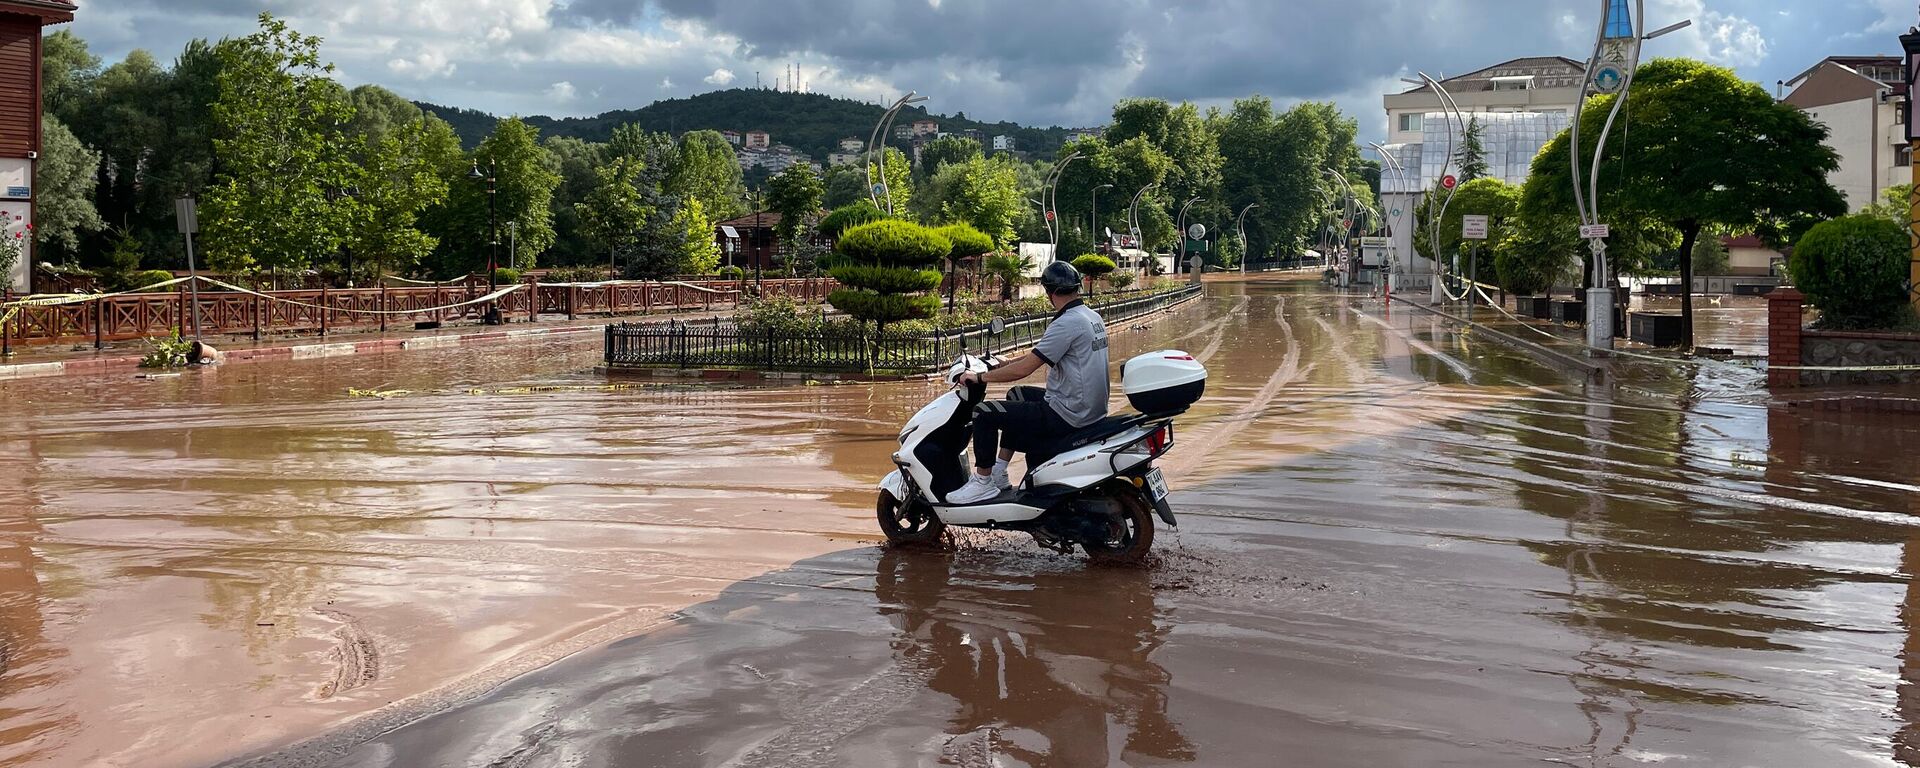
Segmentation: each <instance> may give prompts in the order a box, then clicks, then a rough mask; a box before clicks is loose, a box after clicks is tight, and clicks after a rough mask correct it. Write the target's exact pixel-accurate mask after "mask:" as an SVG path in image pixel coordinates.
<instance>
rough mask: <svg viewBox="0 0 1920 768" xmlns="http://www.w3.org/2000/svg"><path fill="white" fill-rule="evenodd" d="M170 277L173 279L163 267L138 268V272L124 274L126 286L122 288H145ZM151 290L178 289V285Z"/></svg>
mask: <svg viewBox="0 0 1920 768" xmlns="http://www.w3.org/2000/svg"><path fill="white" fill-rule="evenodd" d="M172 279H173V273H172V272H168V271H166V270H164V269H143V270H140V271H139V272H134V273H132V274H129V275H127V276H126V283H127V285H126V288H125V289H123V290H134V289H138V288H146V287H147V286H149V285H154V284H157V283H164V282H166V281H168V280H172ZM152 290H154V291H161V292H165V291H173V290H178V286H172V285H169V286H167V287H165V288H154V289H152ZM201 290H206V288H204V287H202V288H201Z"/></svg>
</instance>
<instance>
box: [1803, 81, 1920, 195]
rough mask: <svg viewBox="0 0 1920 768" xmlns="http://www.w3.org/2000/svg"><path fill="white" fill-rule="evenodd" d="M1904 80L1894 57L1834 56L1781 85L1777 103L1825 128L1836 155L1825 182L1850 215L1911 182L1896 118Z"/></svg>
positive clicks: (1903, 131) (1903, 136)
mask: <svg viewBox="0 0 1920 768" xmlns="http://www.w3.org/2000/svg"><path fill="white" fill-rule="evenodd" d="M1905 80H1906V78H1905V77H1903V76H1902V74H1901V71H1900V58H1899V57H1897V56H1835V57H1832V58H1828V59H1826V60H1824V61H1821V62H1820V63H1818V64H1815V65H1813V67H1812V68H1811V69H1808V70H1807V71H1805V72H1802V73H1800V74H1799V75H1797V76H1795V77H1794V78H1793V79H1792V80H1788V81H1786V82H1785V83H1784V86H1785V87H1786V88H1787V89H1789V90H1788V93H1787V97H1786V98H1785V99H1783V100H1782V101H1784V102H1785V103H1787V104H1791V105H1793V106H1795V107H1799V108H1800V109H1801V110H1803V111H1805V112H1806V113H1807V115H1808V116H1809V117H1812V118H1813V119H1814V121H1815V122H1818V123H1820V124H1821V125H1824V126H1826V127H1827V132H1828V135H1827V146H1830V147H1832V148H1833V150H1834V151H1835V152H1837V153H1839V155H1840V169H1839V170H1837V171H1834V172H1833V174H1832V175H1831V176H1829V177H1828V180H1829V181H1831V182H1832V183H1833V186H1834V188H1836V189H1838V190H1840V193H1841V194H1844V195H1846V196H1847V206H1848V207H1849V208H1851V209H1853V210H1855V211H1858V210H1860V209H1862V208H1865V207H1867V206H1869V205H1872V204H1873V203H1874V202H1876V201H1877V200H1878V199H1879V198H1880V192H1881V191H1882V190H1884V189H1886V188H1888V187H1891V186H1894V185H1896V184H1903V183H1906V182H1909V181H1912V180H1913V173H1912V170H1911V169H1910V168H1909V167H1908V166H1909V165H1911V160H1912V157H1911V152H1909V150H1908V147H1907V142H1906V126H1905V125H1904V124H1903V123H1902V117H1901V102H1902V101H1903V100H1904V97H1903V94H1904V93H1905V88H1906V86H1905V84H1904V81H1905Z"/></svg>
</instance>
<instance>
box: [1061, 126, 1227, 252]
mask: <svg viewBox="0 0 1920 768" xmlns="http://www.w3.org/2000/svg"><path fill="white" fill-rule="evenodd" d="M1135 137H1139V138H1141V139H1143V140H1144V141H1145V142H1146V143H1147V144H1148V145H1151V146H1152V147H1154V148H1155V149H1158V150H1159V151H1160V152H1161V153H1162V154H1164V155H1166V157H1167V159H1168V160H1169V161H1170V163H1169V165H1168V168H1167V173H1166V177H1165V179H1164V180H1163V181H1162V182H1161V186H1160V188H1159V189H1158V190H1157V191H1156V195H1157V196H1164V198H1163V200H1164V207H1166V208H1178V207H1179V206H1180V205H1181V204H1183V203H1185V202H1186V201H1187V200H1190V199H1193V198H1195V197H1199V198H1202V200H1201V202H1200V203H1197V204H1195V206H1194V207H1193V208H1192V209H1191V210H1189V211H1188V215H1189V217H1191V218H1193V219H1195V220H1200V221H1207V220H1211V221H1219V220H1221V219H1223V218H1225V217H1226V215H1227V214H1226V211H1227V207H1226V204H1225V203H1223V202H1222V201H1221V194H1220V191H1221V179H1222V177H1221V173H1222V169H1223V167H1224V165H1225V161H1224V160H1223V159H1222V158H1221V155H1220V145H1219V138H1218V137H1217V136H1215V135H1214V132H1213V131H1212V130H1209V129H1208V128H1207V125H1206V121H1204V120H1203V119H1201V116H1200V110H1199V108H1198V107H1195V106H1194V105H1192V104H1181V105H1179V106H1177V107H1176V106H1172V105H1169V104H1167V103H1166V102H1164V101H1160V100H1157V99H1126V100H1123V101H1121V102H1120V103H1119V104H1118V105H1116V106H1115V107H1114V112H1113V122H1112V123H1111V124H1110V125H1109V126H1108V128H1107V131H1106V134H1105V137H1104V138H1105V141H1106V143H1107V145H1108V146H1119V145H1120V144H1121V143H1123V142H1125V141H1127V140H1128V139H1132V138H1135ZM1076 164H1077V163H1076ZM1084 173H1085V171H1084V170H1082V169H1076V168H1073V167H1072V166H1069V167H1068V170H1067V173H1066V174H1065V178H1062V180H1061V193H1060V194H1061V196H1060V200H1061V207H1062V210H1063V211H1065V210H1068V209H1069V207H1070V205H1081V203H1079V202H1077V201H1078V200H1087V201H1088V202H1087V203H1085V205H1088V206H1091V204H1092V203H1091V196H1090V193H1091V191H1092V189H1093V187H1094V185H1096V184H1099V183H1105V182H1099V181H1094V180H1092V179H1088V178H1085V177H1084V176H1082V175H1081V174H1084ZM1070 182H1073V183H1071V184H1070ZM1115 188H1116V189H1122V188H1124V187H1122V186H1120V185H1119V184H1117V183H1116V184H1115ZM1134 189H1136V190H1137V189H1138V187H1134ZM1070 191H1071V194H1070ZM1069 201H1075V202H1072V203H1071V204H1070V203H1069ZM1168 229H1169V230H1171V229H1172V227H1169V228H1168ZM1171 241H1172V238H1168V242H1171ZM1062 244H1063V245H1064V241H1063V243H1062ZM1067 252H1068V253H1073V251H1067Z"/></svg>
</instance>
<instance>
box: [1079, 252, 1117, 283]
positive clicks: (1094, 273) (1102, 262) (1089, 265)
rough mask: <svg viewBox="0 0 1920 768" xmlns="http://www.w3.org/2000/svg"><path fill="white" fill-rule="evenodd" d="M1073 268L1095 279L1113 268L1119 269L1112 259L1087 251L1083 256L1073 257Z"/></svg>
mask: <svg viewBox="0 0 1920 768" xmlns="http://www.w3.org/2000/svg"><path fill="white" fill-rule="evenodd" d="M1073 268H1074V269H1077V270H1080V274H1083V275H1086V276H1087V277H1091V278H1095V279H1098V278H1101V277H1104V276H1106V275H1107V274H1108V273H1111V272H1113V271H1114V270H1115V269H1119V267H1118V266H1116V265H1115V264H1114V263H1113V259H1109V258H1107V257H1105V256H1101V255H1100V254H1097V253H1089V254H1086V255H1085V256H1080V257H1077V258H1075V259H1074V260H1073Z"/></svg>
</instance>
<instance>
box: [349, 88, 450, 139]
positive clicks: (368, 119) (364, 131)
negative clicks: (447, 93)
mask: <svg viewBox="0 0 1920 768" xmlns="http://www.w3.org/2000/svg"><path fill="white" fill-rule="evenodd" d="M347 101H348V102H349V103H351V104H352V105H353V119H352V120H350V121H348V122H347V126H346V131H347V133H348V134H349V135H351V136H354V137H358V138H360V139H364V140H365V142H366V148H367V149H368V150H369V151H371V150H372V149H373V148H374V147H376V146H378V145H379V143H380V140H381V139H384V138H386V137H387V135H388V134H390V133H392V132H394V131H397V130H401V129H403V128H406V127H408V126H410V125H412V124H413V122H414V121H416V120H419V119H420V118H421V117H422V116H423V115H425V113H424V112H422V111H421V110H420V107H419V105H416V104H414V103H413V102H411V101H408V100H406V99H404V98H401V97H400V95H399V94H397V93H394V92H393V91H389V90H387V89H385V88H382V87H380V86H377V85H362V86H359V87H357V88H354V89H353V90H351V91H348V92H347ZM442 122H444V121H442ZM448 130H449V131H451V130H452V129H451V127H449V129H448ZM456 140H457V137H456Z"/></svg>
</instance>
